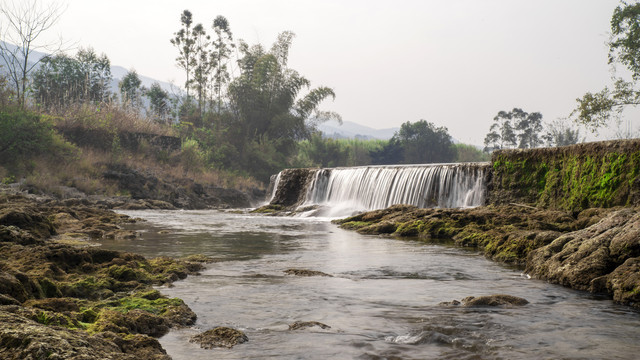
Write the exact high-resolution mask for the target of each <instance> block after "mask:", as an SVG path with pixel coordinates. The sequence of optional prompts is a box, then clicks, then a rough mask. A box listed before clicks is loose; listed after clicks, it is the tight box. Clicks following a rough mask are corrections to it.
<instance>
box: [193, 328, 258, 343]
mask: <svg viewBox="0 0 640 360" xmlns="http://www.w3.org/2000/svg"><path fill="white" fill-rule="evenodd" d="M247 341H249V338H248V337H247V335H245V333H243V332H242V331H240V330H236V329H232V328H228V327H222V326H220V327H217V328H215V329H211V330H207V331H205V332H203V333H201V334H198V335H195V336H193V337H192V338H191V339H190V340H189V342H192V343H197V344H200V347H201V348H203V349H213V348H227V349H231V348H232V347H234V346H235V345H237V344H242V343H245V342H247Z"/></svg>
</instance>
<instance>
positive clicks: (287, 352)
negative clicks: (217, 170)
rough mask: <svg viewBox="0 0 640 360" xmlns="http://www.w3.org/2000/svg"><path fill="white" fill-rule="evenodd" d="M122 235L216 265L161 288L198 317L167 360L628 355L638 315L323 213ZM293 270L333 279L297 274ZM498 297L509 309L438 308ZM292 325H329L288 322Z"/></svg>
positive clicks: (200, 217)
mask: <svg viewBox="0 0 640 360" xmlns="http://www.w3.org/2000/svg"><path fill="white" fill-rule="evenodd" d="M123 213H126V214H127V215H130V216H132V217H137V218H142V219H145V220H147V221H146V222H139V223H137V224H134V225H132V227H133V229H136V230H139V231H140V232H141V237H139V238H137V239H134V240H104V241H102V243H103V246H104V247H105V248H109V249H115V250H124V251H132V252H136V253H139V254H142V255H144V256H147V257H155V256H174V257H177V256H183V255H190V254H198V253H201V254H205V255H208V256H210V257H212V258H213V259H214V260H215V262H214V263H211V264H209V265H208V266H207V269H206V270H205V271H203V272H202V274H201V275H200V276H191V277H188V278H187V279H186V280H183V281H179V282H177V283H175V284H174V285H175V286H173V287H171V288H161V289H160V290H161V291H162V292H163V293H164V294H166V295H168V296H171V297H179V298H181V299H183V300H184V301H185V302H186V303H187V304H188V305H189V306H190V307H191V309H193V310H194V311H195V312H196V313H197V314H198V321H197V323H196V326H195V327H193V328H187V329H180V330H172V331H171V332H170V333H169V334H168V335H165V336H164V337H163V338H161V339H160V342H161V344H162V346H163V347H164V348H165V349H166V350H167V352H168V354H169V355H171V357H172V358H173V359H176V360H179V359H210V358H218V359H258V358H260V359H264V358H282V359H353V358H357V359H429V358H434V359H516V358H517V359H541V358H553V359H560V358H562V359H632V358H635V357H636V356H637V354H638V353H640V342H638V339H640V326H638V325H640V313H639V312H638V311H635V310H633V309H631V308H629V307H625V306H620V305H616V304H614V303H613V302H612V301H610V300H608V299H603V298H598V297H594V296H593V295H591V294H588V293H583V292H578V291H574V290H570V289H567V288H563V287H561V286H557V285H551V284H547V283H545V282H543V281H539V280H535V279H530V278H529V277H528V276H527V275H526V274H523V273H522V270H520V269H517V268H512V267H508V266H505V265H502V264H498V263H494V262H491V261H489V260H487V259H485V258H484V257H483V256H481V255H479V254H478V253H477V252H475V251H471V250H466V249H460V248H454V247H449V246H443V245H429V244H424V243H421V242H418V241H411V240H396V239H389V238H383V237H375V236H364V235H360V234H358V233H355V232H351V231H346V230H342V229H339V228H337V226H336V225H334V224H331V223H330V221H329V220H328V219H319V218H292V217H270V216H260V215H252V214H246V213H234V212H223V211H158V210H154V211H126V212H123ZM291 268H302V269H309V270H315V271H321V272H324V273H327V274H329V275H331V277H317V276H316V277H298V276H294V275H287V274H286V273H285V272H284V271H285V270H287V269H291ZM501 293H504V294H509V295H514V296H519V297H523V298H525V299H527V300H528V301H529V302H530V303H529V304H528V305H525V306H522V307H511V308H464V307H447V306H442V305H439V304H440V303H441V302H445V301H451V300H454V299H457V300H460V299H462V298H464V297H466V296H480V295H490V294H501ZM296 321H318V322H321V323H323V324H326V325H328V326H330V328H328V329H321V328H320V327H311V328H307V329H303V330H289V325H290V324H292V323H294V322H296ZM216 326H229V327H233V328H237V329H240V330H242V331H244V332H245V333H246V334H247V336H248V338H249V342H247V343H244V344H240V345H237V346H236V347H234V348H233V349H230V350H227V349H224V350H223V349H217V350H203V349H200V348H199V347H198V345H196V344H193V343H190V342H189V338H190V337H191V336H193V335H195V334H197V333H199V332H202V331H204V330H208V329H211V328H214V327H216Z"/></svg>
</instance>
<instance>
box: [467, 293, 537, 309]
mask: <svg viewBox="0 0 640 360" xmlns="http://www.w3.org/2000/svg"><path fill="white" fill-rule="evenodd" d="M528 303H529V301H527V300H526V299H523V298H521V297H517V296H512V295H505V294H496V295H486V296H478V297H475V296H467V297H466V298H464V299H462V306H465V307H476V306H524V305H527V304H528Z"/></svg>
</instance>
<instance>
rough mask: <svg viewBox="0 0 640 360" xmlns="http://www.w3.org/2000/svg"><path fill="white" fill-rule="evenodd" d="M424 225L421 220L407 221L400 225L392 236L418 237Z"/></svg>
mask: <svg viewBox="0 0 640 360" xmlns="http://www.w3.org/2000/svg"><path fill="white" fill-rule="evenodd" d="M424 225H425V224H424V221H422V220H414V221H407V222H405V223H402V224H400V225H399V226H398V228H397V229H396V232H395V233H394V234H395V235H398V236H418V234H420V232H421V230H423V229H424Z"/></svg>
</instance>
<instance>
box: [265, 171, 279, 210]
mask: <svg viewBox="0 0 640 360" xmlns="http://www.w3.org/2000/svg"><path fill="white" fill-rule="evenodd" d="M281 176H282V171H281V172H279V173H278V175H271V178H270V179H269V187H268V188H267V194H269V199H267V204H268V203H270V202H271V201H273V198H274V197H275V196H276V190H278V184H279V183H280V177H281Z"/></svg>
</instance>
